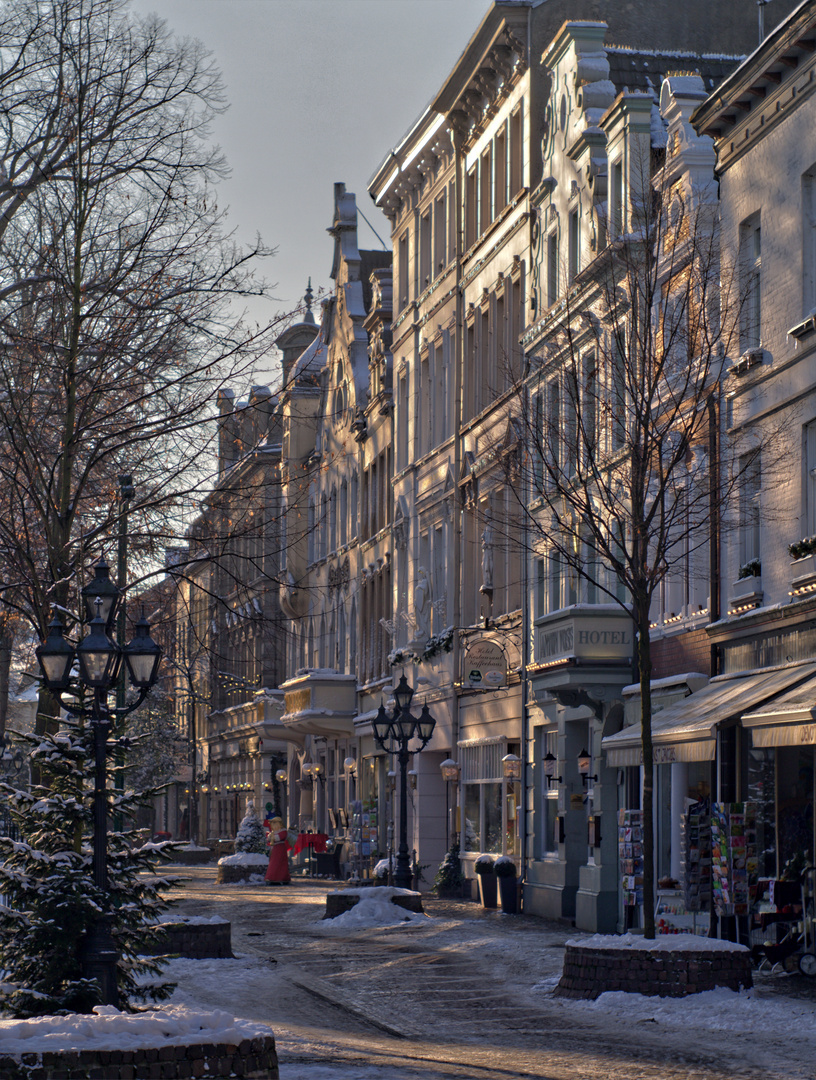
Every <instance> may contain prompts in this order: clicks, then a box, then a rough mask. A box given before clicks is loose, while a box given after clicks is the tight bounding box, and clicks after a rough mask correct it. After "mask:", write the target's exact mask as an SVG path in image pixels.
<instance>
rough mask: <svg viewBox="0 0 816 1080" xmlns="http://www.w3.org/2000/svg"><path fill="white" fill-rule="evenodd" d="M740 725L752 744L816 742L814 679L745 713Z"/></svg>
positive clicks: (802, 743) (770, 744)
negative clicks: (749, 732) (746, 732)
mask: <svg viewBox="0 0 816 1080" xmlns="http://www.w3.org/2000/svg"><path fill="white" fill-rule="evenodd" d="M742 723H743V726H744V727H746V728H749V729H750V731H751V738H752V740H753V744H754V746H808V745H810V744H812V743H816V678H811V679H807V680H806V681H805V682H803V683H799V685H798V686H795V687H794V688H793V689H791V690H788V691H786V692H785V693H783V694H779V695H778V696H777V697H775V698H773V699H772V700H771V701H768V702H767V703H766V704H765V705H763V706H761V708H759V709H754V710H752V711H751V712H749V713H745V714H744V715H743V717H742Z"/></svg>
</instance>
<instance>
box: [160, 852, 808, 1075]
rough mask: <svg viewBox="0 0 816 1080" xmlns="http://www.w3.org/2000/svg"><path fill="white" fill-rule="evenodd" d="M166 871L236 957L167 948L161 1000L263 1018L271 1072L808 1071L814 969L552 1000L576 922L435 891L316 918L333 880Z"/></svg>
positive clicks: (185, 910)
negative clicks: (166, 981)
mask: <svg viewBox="0 0 816 1080" xmlns="http://www.w3.org/2000/svg"><path fill="white" fill-rule="evenodd" d="M179 872H180V874H181V876H183V878H184V879H185V881H186V884H185V888H184V889H183V891H182V892H180V893H179V894H178V895H179V903H178V907H177V909H176V910H177V911H178V913H179V914H182V915H188V916H204V917H213V916H218V917H220V918H224V919H228V920H229V921H230V922H231V923H232V946H233V952H234V954H235V956H236V959H233V960H174V961H171V962H170V964H169V965H168V970H167V975H168V977H170V978H171V979H173V980H174V981H177V982H178V984H179V985H178V989H177V990H176V992H175V995H174V997H173V999H172V1001H173V1002H174V1003H178V1004H183V1005H187V1006H190V1007H195V1008H213V1007H218V1008H221V1009H227V1010H229V1011H231V1012H234V1015H235V1017H236V1018H240V1019H244V1020H251V1021H254V1022H259V1023H265V1024H269V1025H270V1026H271V1027H272V1029H273V1031H274V1034H275V1037H276V1040H277V1046H278V1053H279V1058H280V1065H281V1078H282V1080H395V1078H397V1077H399V1078H400V1080H420V1078H421V1080H453V1078H461V1080H482V1078H484V1080H499V1078H502V1080H513V1078H519V1080H526V1078H533V1077H536V1078H552V1080H556V1078H558V1080H590V1078H596V1077H597V1078H601V1077H603V1078H610V1080H647V1078H648V1080H658V1078H661V1080H681V1078H682V1080H742V1078H745V1080H755V1078H757V1080H758V1078H760V1077H762V1078H766V1080H768V1078H773V1080H813V1078H814V1077H816V981H814V982H808V981H806V980H805V979H804V977H802V976H799V975H797V976H770V975H759V976H757V979H756V982H757V985H756V987H755V989H754V990H753V991H748V992H743V993H741V994H735V993H733V992H731V991H728V990H719V991H715V992H712V993H708V994H701V995H697V996H694V997H690V998H686V999H682V1000H674V1001H668V1000H665V1001H661V1000H659V999H656V998H646V997H641V996H637V995H625V994H605V995H603V996H602V997H601V998H599V999H598V1001H596V1002H575V1001H569V1002H568V1001H563V1000H560V999H557V998H554V997H553V996H552V988H553V987H554V985H555V983H556V982H557V980H558V977H559V975H560V972H561V965H562V958H563V946H564V943H565V942H566V941H567V940H569V939H571V938H578V937H581V936H583V935H580V934H577V933H576V932H575V931H572V930H570V929H569V928H567V927H562V926H560V925H558V924H554V923H548V922H544V921H541V920H538V919H533V918H525V917H521V916H505V915H502V914H501V913H500V912H495V911H493V912H486V911H483V910H482V909H481V908H480V907H479V906H478V905H476V904H466V903H456V902H451V901H447V900H436V899H435V898H433V897H430V898H423V904H424V906H425V910H426V912H427V916H418V917H417V916H414V917H413V918H412V920H411V921H410V922H405V923H402V924H400V923H399V922H397V921H396V920H395V924H394V925H392V926H389V927H383V926H377V925H372V924H373V923H374V922H376V920H374V919H372V920H369V921H368V922H367V923H366V921H365V920H362V921H361V920H359V919H358V920H357V924H356V925H355V923H354V921H353V920H349V917H348V916H344V917H342V919H341V920H340V921H338V920H332V921H327V922H323V921H322V916H323V913H324V910H325V897H326V893H327V892H328V891H331V890H332V889H334V888H335V884H334V883H332V882H323V883H319V882H316V881H314V882H304V881H296V882H294V883H293V884H292V885H291V886H289V887H281V888H274V887H272V888H270V887H266V886H263V885H260V884H247V885H218V886H216V885H215V868H214V867H201V868H193V869H190V868H186V867H185V868H183V869H180V871H179ZM395 911H397V912H398V914H397V916H396V919H399V917H400V916H401V915H404V914H405V913H404V912H399V911H398V909H395ZM350 914H353V913H350ZM349 922H350V923H351V925H349Z"/></svg>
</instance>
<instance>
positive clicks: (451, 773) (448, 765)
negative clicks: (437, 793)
mask: <svg viewBox="0 0 816 1080" xmlns="http://www.w3.org/2000/svg"><path fill="white" fill-rule="evenodd" d="M439 768H440V770H441V772H442V779H443V780H444V781H445V850H446V851H448V850H449V849H450V840H451V833H452V832H455V830H453V829H452V828H451V804H450V786H451V784H458V783H459V774H460V772H461V771H462V770H461V768H460V765H459V762H458V761H454V760H453V758H445V760H444V761H443V762H442V763H441V764H440V766H439Z"/></svg>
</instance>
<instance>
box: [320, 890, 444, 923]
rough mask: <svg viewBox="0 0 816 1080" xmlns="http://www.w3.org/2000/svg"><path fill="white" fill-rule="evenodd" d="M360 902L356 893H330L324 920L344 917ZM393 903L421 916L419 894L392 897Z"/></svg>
mask: <svg viewBox="0 0 816 1080" xmlns="http://www.w3.org/2000/svg"><path fill="white" fill-rule="evenodd" d="M359 902H360V897H359V896H357V895H356V893H354V892H351V891H349V892H333V893H329V894H328V895H327V897H326V914H325V915H324V916H323V918H324V919H336V918H337V916H338V915H343V914H344V913H345V912H347V911H351V909H352V908H353V907H356V906H357V904H358V903H359ZM391 903H392V904H396V905H397V907H401V908H404V909H405V910H406V911H414V912H416V913H418V914H421V913H422V911H423V908H422V897H421V896H420V894H419V893H407V894H406V895H404V896H392V897H391Z"/></svg>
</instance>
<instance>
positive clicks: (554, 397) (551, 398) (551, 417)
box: [543, 379, 563, 474]
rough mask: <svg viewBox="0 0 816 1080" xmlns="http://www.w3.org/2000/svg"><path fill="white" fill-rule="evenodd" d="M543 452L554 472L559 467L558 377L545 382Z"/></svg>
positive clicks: (559, 398) (559, 389)
mask: <svg viewBox="0 0 816 1080" xmlns="http://www.w3.org/2000/svg"><path fill="white" fill-rule="evenodd" d="M543 449H544V453H545V454H547V455H548V456H549V459H550V461H551V462H552V467H553V470H554V472H555V473H556V474H557V473H558V470H559V468H560V467H561V462H562V460H563V454H562V452H561V449H562V448H561V387H560V385H559V383H558V379H551V380H550V382H549V383H548V384H547V426H546V430H545V432H544V448H543Z"/></svg>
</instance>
